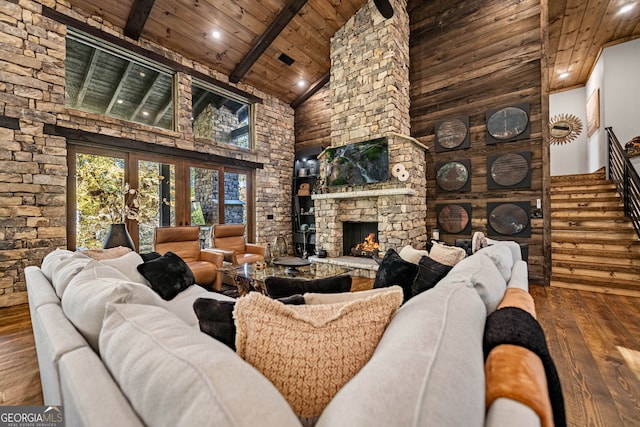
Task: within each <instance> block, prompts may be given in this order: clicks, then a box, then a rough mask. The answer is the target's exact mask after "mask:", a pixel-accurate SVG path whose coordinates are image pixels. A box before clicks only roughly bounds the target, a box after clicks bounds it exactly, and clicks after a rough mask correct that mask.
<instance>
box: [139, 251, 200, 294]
mask: <svg viewBox="0 0 640 427" xmlns="http://www.w3.org/2000/svg"><path fill="white" fill-rule="evenodd" d="M138 271H139V272H140V273H142V275H143V276H144V277H145V278H146V279H147V280H148V281H149V283H151V289H153V290H154V291H156V292H157V293H158V295H160V296H161V297H162V298H163V299H165V300H167V301H169V300H171V299H173V298H174V297H175V296H176V295H178V294H179V293H180V292H182V291H184V290H185V289H187V288H188V287H189V286H191V285H193V284H194V283H196V280H195V278H194V277H193V272H192V271H191V269H190V268H189V266H188V265H187V263H186V262H184V261H183V259H182V258H180V257H179V256H178V255H176V254H174V253H173V252H167V253H166V254H164V255H162V256H161V257H158V258H156V259H153V260H151V261H148V262H145V263H143V264H140V265H139V266H138Z"/></svg>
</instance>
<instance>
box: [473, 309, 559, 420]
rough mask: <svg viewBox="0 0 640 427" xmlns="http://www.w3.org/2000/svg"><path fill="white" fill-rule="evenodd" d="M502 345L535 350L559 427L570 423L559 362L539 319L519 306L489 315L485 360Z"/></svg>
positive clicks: (485, 339) (485, 336)
mask: <svg viewBox="0 0 640 427" xmlns="http://www.w3.org/2000/svg"><path fill="white" fill-rule="evenodd" d="M501 344H512V345H516V346H520V347H524V348H526V349H528V350H530V351H532V352H533V353H535V354H536V355H537V356H538V357H540V360H541V361H542V365H543V366H544V371H545V375H546V379H547V384H548V388H549V399H550V400H551V406H552V410H553V421H554V425H555V426H556V427H564V426H566V416H565V410H564V399H563V397H562V388H561V386H560V379H559V377H558V372H557V370H556V367H555V364H554V362H553V359H552V358H551V355H550V354H549V349H548V347H547V342H546V339H545V336H544V331H543V330H542V327H541V326H540V324H539V323H538V321H537V320H536V319H535V318H534V317H533V316H532V315H531V314H529V313H527V312H526V311H525V310H523V309H521V308H518V307H503V308H500V309H499V310H496V311H495V312H493V313H491V314H490V315H489V316H488V317H487V322H486V325H485V330H484V337H483V349H484V357H485V360H486V359H487V357H488V356H489V353H490V352H491V350H492V349H493V348H494V347H496V346H499V345H501Z"/></svg>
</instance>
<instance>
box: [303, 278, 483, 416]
mask: <svg viewBox="0 0 640 427" xmlns="http://www.w3.org/2000/svg"><path fill="white" fill-rule="evenodd" d="M485 318H486V314H485V308H484V305H483V303H482V301H481V300H480V298H479V296H478V294H477V292H476V291H474V290H473V289H471V288H469V287H466V286H463V285H458V286H451V287H445V288H440V287H439V286H436V287H435V288H433V289H431V290H429V291H426V292H423V293H421V294H419V295H417V296H415V297H413V298H412V299H411V300H410V301H408V302H407V303H405V304H404V305H403V306H402V307H401V308H400V309H399V310H398V312H397V313H396V315H395V316H394V318H393V320H392V321H391V322H390V323H389V326H388V327H387V330H386V331H385V332H384V335H383V336H382V338H381V340H380V343H379V344H378V346H377V348H376V350H375V352H374V353H373V355H372V356H371V360H369V362H368V363H367V364H366V365H365V366H364V367H363V368H362V370H361V371H360V372H359V373H358V374H357V375H356V376H355V377H354V378H352V379H351V381H349V382H348V383H347V384H346V385H345V386H344V387H343V388H342V389H341V390H340V391H339V392H338V393H337V394H336V396H335V397H334V398H333V400H332V401H331V402H330V403H329V405H328V406H327V408H326V409H325V410H324V412H323V413H322V415H321V416H320V419H319V420H318V423H317V424H316V427H351V426H368V427H388V426H465V427H475V426H477V427H482V426H483V425H484V414H485V400H484V369H483V368H484V367H483V362H484V359H483V354H482V331H483V329H484V322H485Z"/></svg>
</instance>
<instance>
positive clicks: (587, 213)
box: [551, 208, 625, 221]
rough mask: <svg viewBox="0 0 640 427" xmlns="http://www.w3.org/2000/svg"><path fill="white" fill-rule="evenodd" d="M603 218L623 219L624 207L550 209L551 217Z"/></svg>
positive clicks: (569, 218) (563, 218)
mask: <svg viewBox="0 0 640 427" xmlns="http://www.w3.org/2000/svg"><path fill="white" fill-rule="evenodd" d="M587 218H589V219H598V218H600V219H605V220H623V219H625V215H624V209H616V210H613V211H601V210H594V209H578V210H575V209H571V210H555V209H553V208H552V209H551V219H552V220H553V219H562V220H571V219H573V220H576V221H578V220H580V219H587Z"/></svg>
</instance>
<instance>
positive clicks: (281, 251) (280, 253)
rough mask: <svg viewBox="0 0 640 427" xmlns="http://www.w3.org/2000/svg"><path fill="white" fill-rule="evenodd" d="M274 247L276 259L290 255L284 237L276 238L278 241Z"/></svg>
mask: <svg viewBox="0 0 640 427" xmlns="http://www.w3.org/2000/svg"><path fill="white" fill-rule="evenodd" d="M273 246H274V256H275V257H276V258H282V257H286V256H288V255H289V248H288V247H287V241H286V240H284V237H282V236H278V237H276V241H275V243H274V245H273Z"/></svg>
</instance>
